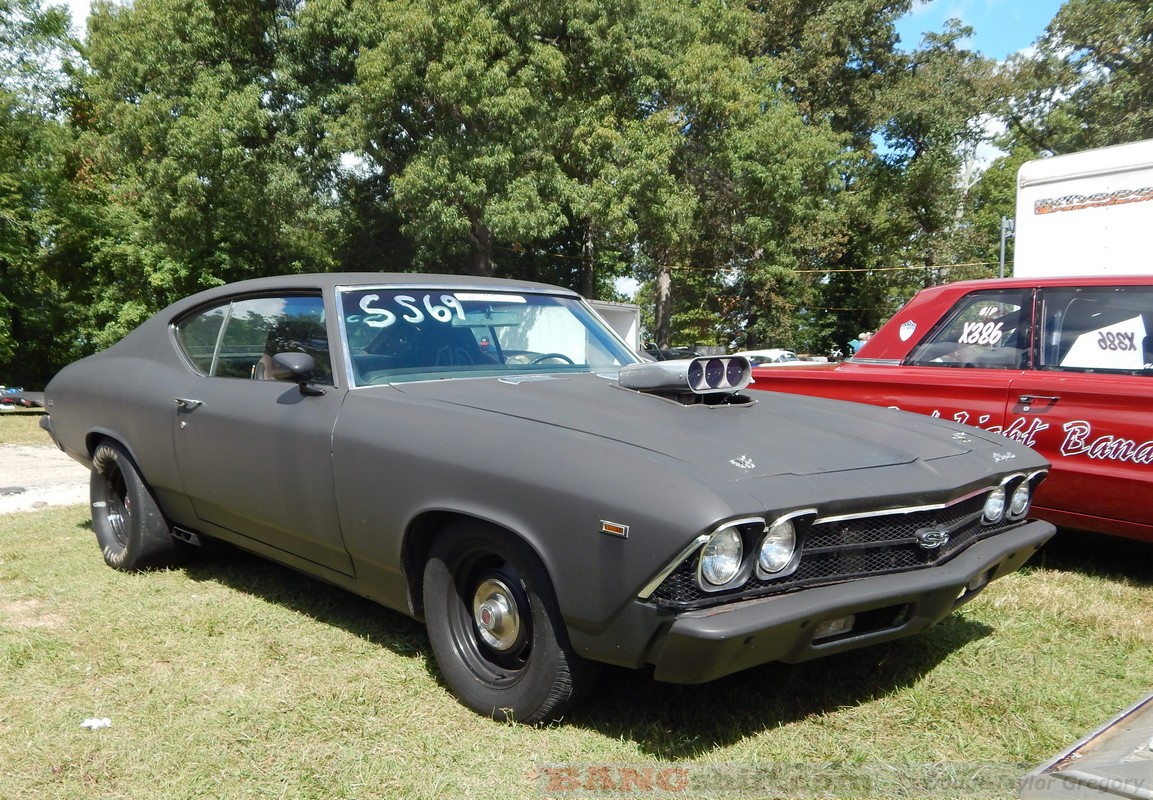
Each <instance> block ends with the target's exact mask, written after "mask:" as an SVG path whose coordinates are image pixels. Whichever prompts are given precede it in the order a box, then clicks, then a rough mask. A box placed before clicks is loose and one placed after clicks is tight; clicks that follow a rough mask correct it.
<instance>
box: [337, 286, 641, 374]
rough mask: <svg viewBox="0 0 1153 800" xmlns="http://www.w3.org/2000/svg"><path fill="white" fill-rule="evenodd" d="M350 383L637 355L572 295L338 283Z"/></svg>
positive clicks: (580, 365)
mask: <svg viewBox="0 0 1153 800" xmlns="http://www.w3.org/2000/svg"><path fill="white" fill-rule="evenodd" d="M340 304H341V311H342V315H341V321H342V325H343V329H344V337H345V341H346V342H347V345H348V354H349V359H350V361H351V365H350V366H351V368H352V376H353V379H354V382H355V385H357V386H369V385H375V384H382V383H396V382H399V381H412V380H433V379H438V378H449V377H461V376H480V375H491V374H497V375H503V374H507V373H539V372H590V371H594V370H601V369H606V368H615V367H619V366H621V365H623V364H632V363H635V362H636V361H637V360H638V359H637V357H636V356H635V355H634V354H633V353H632V352H631V351H630V350H629V349H628V348H627V347H625V346H624V345H623V344H622V343H621V342H620V340H618V339H617V338H616V337H615V336H614V335H613V333H612V332H611V331H610V330H609V329H608V326H606V325H605V323H604V322H603V321H601V319H600V318H599V317H598V316H596V314H594V313H593V312H592V311H590V310H589V309H588V307H586V306H585V305H584V304H582V303H581V302H579V301H578V300H575V299H572V298H568V297H557V296H554V295H546V294H514V293H511V292H499V291H483V292H482V291H451V290H444V289H419V288H415V287H412V288H405V289H364V288H357V289H354V290H344V291H342V292H341V295H340Z"/></svg>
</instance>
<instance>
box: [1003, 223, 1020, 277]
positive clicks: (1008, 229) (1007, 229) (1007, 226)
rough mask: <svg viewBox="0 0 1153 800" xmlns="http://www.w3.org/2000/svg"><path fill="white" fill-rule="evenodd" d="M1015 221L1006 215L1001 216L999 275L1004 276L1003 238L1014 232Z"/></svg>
mask: <svg viewBox="0 0 1153 800" xmlns="http://www.w3.org/2000/svg"><path fill="white" fill-rule="evenodd" d="M1015 226H1016V223H1015V222H1014V221H1013V220H1011V219H1009V218H1008V217H1001V275H1000V277H1002V278H1004V277H1005V240H1006V239H1008V238H1009V237H1010V236H1012V235H1013V233H1014V228H1015Z"/></svg>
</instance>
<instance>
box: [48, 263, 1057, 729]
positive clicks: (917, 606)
mask: <svg viewBox="0 0 1153 800" xmlns="http://www.w3.org/2000/svg"><path fill="white" fill-rule="evenodd" d="M749 372H750V368H749V364H748V362H747V361H746V360H745V359H743V358H737V357H731V356H721V357H711V358H698V359H690V360H683V361H657V362H645V363H642V362H641V361H640V359H639V357H638V356H637V355H636V354H635V353H634V352H633V351H631V350H630V349H629V348H628V347H627V346H626V345H625V343H624V342H623V341H622V340H621V339H620V338H619V337H617V335H616V334H614V333H613V331H612V330H611V329H609V327H608V326H607V325H606V324H605V323H604V321H603V320H602V319H601V318H600V317H599V316H598V315H597V314H595V313H594V312H593V311H592V310H591V309H590V307H589V306H588V305H587V304H586V303H585V302H584V301H583V300H582V299H581V298H580V297H579V296H578V295H576V294H574V293H573V292H569V291H566V290H563V289H558V288H555V287H551V286H546V285H542V284H535V283H527V282H509V281H498V280H484V279H480V278H462V277H453V276H435V275H396V274H368V275H365V274H337V275H300V276H291V277H284V278H275V279H273V278H269V279H262V280H255V281H248V282H244V283H240V284H235V285H232V286H224V287H219V288H216V289H211V290H208V291H206V292H203V293H200V294H198V295H195V296H193V297H190V298H188V299H186V300H183V301H181V302H178V303H176V304H174V305H173V306H171V307H169V308H167V309H165V310H163V311H161V312H160V313H159V314H157V315H156V316H155V317H153V318H152V319H150V320H148V321H147V322H145V323H144V324H143V325H141V326H140V327H139V328H138V329H136V330H135V331H133V332H132V333H130V334H129V335H128V336H126V337H125V338H124V339H123V340H122V341H120V342H119V343H118V344H116V345H114V346H113V347H111V348H109V349H108V350H105V351H104V352H102V353H99V354H97V355H94V356H91V357H89V358H87V359H84V360H82V361H79V362H76V363H74V364H72V365H70V366H68V367H65V368H64V369H63V370H62V371H61V372H60V373H59V374H58V375H57V376H56V377H55V378H54V379H53V380H52V381H51V383H50V384H49V385H48V388H47V392H46V402H47V407H48V415H47V416H45V417H44V418H43V419H42V424H43V425H44V427H45V428H46V429H48V431H49V432H50V433H51V435H52V437H53V439H55V441H56V442H57V443H58V444H59V446H60V447H61V448H62V449H63V450H64V451H65V452H67V453H68V454H70V455H71V456H72V457H73V458H75V459H76V460H78V461H80V462H81V463H83V464H85V465H87V466H89V467H90V468H91V470H92V525H93V530H94V532H95V534H96V539H97V542H98V543H99V545H100V548H101V550H102V552H103V555H104V560H105V561H106V562H107V563H108V565H109V566H111V567H114V568H117V569H122V570H136V569H141V568H145V567H149V566H162V565H167V564H171V563H173V561H174V559H175V558H176V557H177V556H178V555H179V551H180V549H181V547H182V546H183V545H185V544H194V543H197V542H201V541H203V540H205V539H206V538H207V539H219V540H224V541H227V542H231V543H233V544H235V545H238V546H240V547H242V548H245V549H248V550H251V551H253V552H255V553H258V554H261V555H264V556H266V557H268V558H271V559H274V560H276V561H279V562H281V563H283V564H287V565H289V566H291V567H293V568H295V569H298V570H300V571H302V572H305V573H308V574H310V575H314V576H316V577H318V578H321V579H323V580H325V581H328V582H329V583H333V584H336V585H338V586H342V587H345V588H347V589H349V590H352V591H354V592H357V593H359V594H362V595H364V596H366V597H369V598H372V599H374V600H376V601H378V602H380V603H381V604H383V605H385V606H387V607H389V608H392V609H396V610H398V611H400V612H403V613H406V614H409V615H411V616H413V617H415V618H418V619H422V620H424V621H425V623H426V624H427V627H428V634H429V639H430V641H431V644H432V651H433V653H434V655H435V657H436V661H437V664H438V665H439V667H440V672H441V674H442V675H443V677H444V680H445V682H446V683H447V685H448V686H449V687H450V688H451V689H452V691H453V692H455V693H456V695H457V696H458V697H459V698H460V699H461V700H462V701H463V702H464V703H465V704H466V705H468V706H469V707H470V708H473V709H475V710H477V711H479V712H481V713H483V714H490V715H493V716H496V717H502V718H503V717H509V718H511V719H515V720H519V721H523V722H534V723H535V722H541V721H544V720H548V719H554V718H556V717H558V716H560V715H562V714H564V713H566V711H567V710H568V709H569V708H571V707H572V705H573V704H574V703H575V702H576V701H577V700H579V699H580V698H581V697H582V696H583V695H584V694H586V693H587V692H588V691H589V689H590V688H591V686H592V681H593V677H594V674H595V669H594V666H595V665H596V664H600V663H607V664H614V665H618V666H623V667H631V668H642V667H645V666H646V665H651V666H652V667H653V674H654V676H655V677H656V679H658V680H663V681H671V682H677V683H698V682H703V681H708V680H712V679H714V678H718V677H721V676H723V675H727V674H729V673H732V672H735V671H737V670H742V669H746V668H748V667H753V666H756V665H758V664H763V663H766V662H769V661H785V662H799V661H804V660H807V659H811V658H816V657H818V656H823V655H827V654H832V653H838V652H843V651H847V650H852V649H854V648H858V647H862V646H865V645H868V644H872V643H877V642H884V641H889V640H893V639H898V638H901V637H905V636H909V635H911V634H914V633H917V632H919V631H923V630H925V629H926V628H928V627H929V626H931V625H932V624H933V623H935V622H936V621H938V620H940V619H942V618H943V617H945V616H947V615H949V614H950V613H952V611H953V610H954V609H956V608H957V607H958V606H960V605H961V604H963V603H965V602H967V601H968V600H969V599H971V598H972V597H974V596H975V595H976V594H977V593H979V592H980V591H981V590H982V589H983V588H984V586H985V585H986V584H988V583H989V581H991V580H994V579H996V578H999V577H1001V576H1003V575H1006V574H1008V573H1009V572H1012V571H1013V570H1015V569H1016V568H1017V567H1019V566H1020V565H1021V564H1022V563H1024V562H1025V560H1026V559H1028V558H1029V556H1030V555H1031V554H1032V553H1033V552H1034V551H1035V550H1036V549H1037V548H1038V547H1039V546H1041V544H1042V543H1044V542H1045V541H1046V540H1047V539H1048V538H1049V537H1050V536H1051V535H1052V533H1053V527H1052V526H1051V525H1049V524H1048V523H1045V522H1041V521H1036V520H1031V519H1029V506H1030V500H1031V497H1032V494H1033V492H1034V490H1035V489H1036V487H1037V486H1038V485H1039V484H1040V482H1041V481H1042V480H1043V478H1044V476H1045V474H1046V470H1047V467H1048V465H1047V464H1046V463H1045V461H1044V459H1042V458H1041V457H1039V456H1038V455H1037V454H1036V453H1034V452H1033V451H1031V450H1029V449H1028V448H1026V447H1024V446H1022V445H1019V444H1017V443H1015V442H1011V441H1008V440H1006V439H1004V438H1003V437H1000V436H997V435H995V434H986V433H983V432H981V431H978V430H974V429H972V428H966V427H962V426H960V425H957V424H954V423H950V422H943V421H938V420H930V419H928V418H925V417H920V416H916V415H913V414H902V413H900V412H896V411H890V410H887V409H879V408H869V407H867V406H861V405H855V404H849V403H839V402H835V401H813V400H811V399H809V398H804V399H802V398H797V397H791V396H787V395H767V394H758V393H750V392H746V391H744V390H745V388H746V386H747V384H748V381H749Z"/></svg>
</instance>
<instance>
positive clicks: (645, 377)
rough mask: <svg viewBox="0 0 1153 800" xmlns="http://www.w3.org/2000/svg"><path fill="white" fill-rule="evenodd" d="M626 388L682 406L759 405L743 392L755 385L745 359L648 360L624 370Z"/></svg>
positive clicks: (621, 383)
mask: <svg viewBox="0 0 1153 800" xmlns="http://www.w3.org/2000/svg"><path fill="white" fill-rule="evenodd" d="M617 380H618V382H619V383H620V386H621V387H622V388H624V389H632V390H633V391H637V392H644V393H645V394H655V395H657V396H659V397H664V398H666V399H669V400H673V401H674V402H677V403H681V404H682V405H686V406H687V405H726V404H728V405H732V404H743V403H753V402H756V401H755V400H753V399H752V398H751V397H748V396H747V395H742V394H739V392H740V391H741V389H744V388H745V387H747V386H748V385H749V384H750V383H752V368H751V366H750V365H749V360H748V359H747V358H745V357H744V356H712V357H708V356H706V357H701V358H686V359H678V360H675V361H648V362H645V363H643V364H628V365H626V366H624V367H621V371H620V376H619V378H618V379H617Z"/></svg>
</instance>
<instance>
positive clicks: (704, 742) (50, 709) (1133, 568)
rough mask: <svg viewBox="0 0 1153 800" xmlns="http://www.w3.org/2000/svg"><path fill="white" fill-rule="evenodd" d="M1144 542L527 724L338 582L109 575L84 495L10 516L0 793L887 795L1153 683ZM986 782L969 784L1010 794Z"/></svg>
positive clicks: (1035, 744) (218, 565)
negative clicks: (76, 501)
mask: <svg viewBox="0 0 1153 800" xmlns="http://www.w3.org/2000/svg"><path fill="white" fill-rule="evenodd" d="M5 416H6V417H7V416H10V415H5ZM9 425H10V423H9V422H8V421H7V420H3V421H0V431H2V432H3V435H0V441H8V439H7V438H6V437H7V435H8V434H7V430H8V426H9ZM1149 555H1150V548H1149V547H1146V546H1142V545H1138V544H1136V543H1128V542H1124V541H1120V540H1110V539H1104V538H1090V537H1084V536H1077V535H1074V534H1067V533H1062V534H1060V535H1059V537H1058V539H1057V540H1055V542H1054V543H1053V544H1051V545H1049V546H1048V547H1047V548H1046V549H1045V550H1044V551H1043V552H1042V553H1041V554H1039V556H1038V557H1037V558H1036V559H1035V561H1034V562H1033V564H1032V565H1031V566H1029V567H1027V568H1026V569H1025V570H1024V571H1023V572H1021V573H1018V574H1016V575H1013V576H1010V577H1009V578H1007V579H1005V580H1003V581H1000V582H997V583H995V584H993V585H992V586H990V587H989V589H988V590H987V591H986V592H985V593H984V594H983V595H981V596H980V597H979V598H978V599H977V600H976V601H974V602H973V603H972V604H970V605H968V606H966V607H965V608H964V609H963V610H962V611H961V612H959V613H957V614H955V615H954V616H953V617H951V618H949V619H948V620H946V621H945V622H943V623H942V624H941V625H939V626H938V627H937V628H935V629H934V630H932V631H930V632H929V633H928V634H926V635H922V636H920V637H917V638H913V639H908V640H905V641H904V642H899V643H893V644H889V645H882V646H878V647H875V648H872V649H867V650H863V651H858V652H856V653H853V654H849V655H846V656H839V657H833V658H829V659H825V660H823V661H816V662H811V663H809V664H803V665H798V666H786V665H769V666H766V667H762V668H758V669H754V670H750V671H748V672H746V673H743V674H739V675H736V676H733V677H731V678H727V679H724V680H721V681H717V682H715V683H713V684H709V685H705V686H696V687H682V686H670V685H665V684H659V683H656V682H654V681H652V680H651V678H650V677H649V676H648V675H647V674H645V673H634V672H630V671H624V670H615V669H614V670H608V671H606V672H605V674H604V675H603V676H602V680H601V683H600V688H599V691H598V692H597V694H596V695H595V696H594V697H593V698H592V700H591V702H590V703H588V704H587V705H586V706H585V707H584V708H582V709H581V710H580V711H579V712H577V713H576V714H575V715H574V716H573V717H571V718H570V719H567V720H564V721H562V722H560V723H557V724H554V725H551V726H549V727H546V728H528V727H522V726H515V725H509V724H504V723H498V722H493V721H490V720H487V719H483V718H481V717H478V716H476V715H475V714H473V713H471V712H469V711H467V710H466V709H464V708H463V707H462V706H460V705H458V704H457V703H456V702H455V701H454V699H453V698H452V696H451V695H450V694H449V693H448V692H447V691H446V689H445V688H444V686H443V685H442V683H441V682H440V680H439V677H438V673H437V669H436V667H435V664H434V663H433V661H432V657H431V652H430V649H429V646H428V642H427V639H426V637H425V634H424V631H423V628H422V627H421V626H420V625H418V624H417V623H415V622H412V621H411V620H408V619H407V618H405V617H403V616H402V615H400V614H397V613H394V612H390V611H386V610H384V609H382V608H380V607H377V606H375V605H373V604H371V603H368V602H367V601H364V600H362V599H359V598H357V597H355V596H352V595H349V594H348V593H345V592H342V591H340V590H337V589H334V588H330V587H328V586H326V585H323V584H320V583H317V582H316V581H313V580H311V579H308V578H305V577H303V576H300V575H298V574H296V573H294V572H291V571H289V570H285V569H282V568H280V567H277V566H275V565H272V564H270V563H267V562H265V561H261V560H259V559H256V558H253V557H249V556H247V555H244V554H241V553H237V552H233V551H228V550H224V551H220V552H205V553H200V554H198V555H197V557H195V558H193V559H192V560H191V561H190V562H189V563H188V564H187V565H186V566H184V567H182V568H180V569H175V570H171V571H165V572H155V573H150V574H139V575H137V574H123V573H118V572H115V571H113V570H110V569H108V568H107V567H105V566H104V564H103V562H102V560H101V558H100V554H99V552H98V551H97V548H96V544H95V539H94V537H93V534H92V531H91V528H90V525H89V521H88V513H87V509H86V508H84V507H69V508H57V509H48V510H43V511H39V512H31V513H17V514H8V515H0V682H2V683H0V687H2V688H0V798H13V800H17V799H18V798H37V800H50V799H52V798H75V800H82V799H83V800H97V799H99V798H125V799H126V800H128V799H129V798H130V799H131V800H150V799H151V798H166V799H167V798H293V799H295V798H315V799H316V800H329V799H330V798H332V799H335V798H393V797H397V798H400V797H405V798H408V797H413V798H440V797H452V798H471V797H475V798H494V799H495V798H533V797H614V798H619V797H742V798H744V797H764V796H766V791H765V790H764V788H763V786H761V785H760V784H757V783H756V781H757V780H761V778H762V777H763V776H764V775H765V774H768V773H769V772H770V771H771V770H772V769H774V768H779V767H782V765H783V767H784V768H785V770H786V773H788V774H792V775H794V776H800V775H801V774H811V773H813V772H815V771H820V772H821V774H822V775H826V774H827V776H828V778H827V780H825V782H824V783H821V784H820V786H819V787H818V789H816V790H813V791H817V792H819V793H815V794H805V793H803V792H802V790H800V789H798V788H796V785H793V784H790V785H791V786H792V787H793V788H792V791H793V792H794V794H793V795H792V796H811V797H818V796H820V797H845V798H849V797H864V796H875V797H895V796H899V795H898V792H897V791H896V790H890V789H888V788H886V789H881V790H871V791H866V790H863V789H860V788H859V786H858V784H854V783H853V782H852V780H851V777H852V776H853V775H856V774H861V775H864V774H876V773H877V771H878V769H879V770H880V771H881V772H885V771H886V770H889V771H892V772H893V774H895V775H900V774H901V773H902V772H907V771H909V770H912V769H915V768H916V765H920V764H929V763H934V762H940V763H943V764H949V765H953V768H955V769H957V770H958V771H959V772H960V773H961V774H962V776H963V775H964V774H966V771H970V772H971V771H975V770H978V769H985V768H987V767H990V766H991V767H993V768H996V769H999V770H1000V772H1001V773H1002V774H1003V775H1006V776H1019V775H1022V774H1024V772H1026V771H1027V770H1028V769H1029V768H1031V767H1032V766H1034V765H1036V764H1038V763H1041V762H1042V761H1045V760H1046V759H1048V758H1049V757H1050V756H1052V755H1055V754H1056V753H1057V752H1058V751H1060V750H1061V749H1063V748H1065V747H1066V746H1068V745H1069V744H1071V743H1073V742H1074V741H1076V740H1077V739H1079V738H1080V737H1081V736H1083V735H1085V734H1086V733H1088V732H1089V731H1091V730H1092V729H1094V728H1095V727H1097V726H1098V725H1099V724H1101V723H1102V722H1104V721H1106V720H1108V719H1109V718H1111V717H1112V716H1113V715H1114V714H1115V713H1117V712H1118V711H1120V710H1121V709H1123V708H1124V707H1126V706H1128V705H1130V704H1131V703H1133V702H1134V701H1136V700H1137V699H1139V698H1140V697H1142V696H1144V695H1145V694H1148V693H1149V691H1150V690H1153V658H1151V654H1153V559H1150V558H1149ZM92 718H98V719H99V718H107V719H109V720H110V722H111V726H110V727H107V728H103V729H99V730H89V729H87V728H85V727H82V723H83V722H84V721H85V720H87V719H92ZM646 770H647V772H646ZM789 770H791V771H792V772H788V771H789ZM625 775H627V776H632V778H633V779H631V782H625V781H623V779H622V777H621V776H625ZM638 776H639V777H638ZM650 778H651V780H650ZM738 778H739V780H738ZM798 779H799V778H798ZM750 780H751V781H752V783H750ZM822 780H824V779H822ZM622 785H623V787H624V788H623V789H622ZM854 786H858V788H853V787H854ZM996 786H998V787H1003V788H1000V789H995V790H983V792H982V793H979V794H978V796H983V797H1006V798H1009V797H1013V796H1014V795H1015V787H1014V786H1013V785H1012V784H1011V782H1010V780H1009V779H1008V778H1006V779H1005V780H1004V781H1003V782H1001V783H997V784H996ZM750 787H752V788H750ZM758 787H759V788H758ZM610 790H612V791H610ZM778 796H780V795H779V794H778ZM900 796H910V797H912V796H918V795H916V794H904V795H900ZM925 796H932V797H942V798H944V797H950V798H951V797H959V796H962V795H961V794H959V793H950V792H944V793H942V792H940V791H938V792H936V793H931V794H927V795H925Z"/></svg>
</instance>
